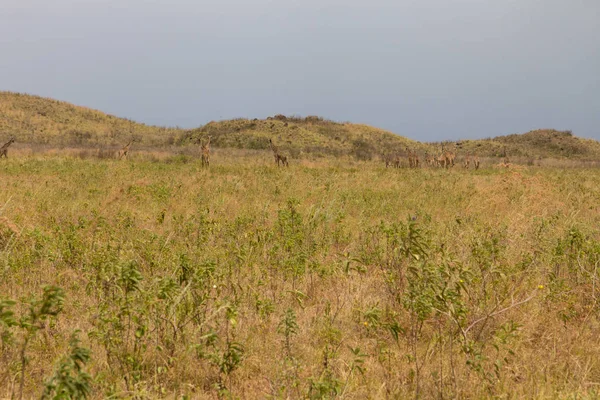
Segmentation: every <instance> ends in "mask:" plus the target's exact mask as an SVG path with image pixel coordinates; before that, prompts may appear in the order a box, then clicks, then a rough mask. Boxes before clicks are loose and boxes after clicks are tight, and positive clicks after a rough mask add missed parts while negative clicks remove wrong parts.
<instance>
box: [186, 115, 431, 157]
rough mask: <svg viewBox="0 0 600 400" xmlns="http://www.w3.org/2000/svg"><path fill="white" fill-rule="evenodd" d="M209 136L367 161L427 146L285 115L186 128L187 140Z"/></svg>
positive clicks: (223, 142)
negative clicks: (270, 143)
mask: <svg viewBox="0 0 600 400" xmlns="http://www.w3.org/2000/svg"><path fill="white" fill-rule="evenodd" d="M209 135H210V136H211V138H212V142H213V143H215V145H216V146H218V147H234V148H250V149H268V148H269V139H273V141H274V142H275V143H276V144H277V146H279V147H280V148H281V149H282V150H283V151H286V152H288V153H289V154H291V155H292V156H293V157H301V156H302V155H303V154H307V153H310V154H318V155H333V156H342V155H352V156H354V157H356V158H357V159H361V160H367V159H371V158H373V157H375V156H380V155H382V154H384V153H389V152H391V151H399V152H400V151H403V150H404V149H405V148H406V147H407V146H410V147H412V148H416V149H419V150H421V151H426V150H427V149H428V148H429V145H427V144H425V143H419V142H417V141H414V140H411V139H408V138H405V137H402V136H399V135H396V134H394V133H392V132H388V131H385V130H382V129H377V128H373V127H371V126H367V125H361V124H351V123H338V122H333V121H329V120H325V119H323V118H320V117H315V116H309V117H306V118H300V117H285V116H283V115H276V116H275V117H272V118H271V117H270V118H268V119H266V120H259V119H254V120H248V119H235V120H229V121H219V122H210V123H208V124H206V125H204V126H202V127H200V128H198V129H194V130H191V131H188V132H187V133H186V137H187V139H188V140H190V141H196V140H198V139H200V138H206V137H208V136H209Z"/></svg>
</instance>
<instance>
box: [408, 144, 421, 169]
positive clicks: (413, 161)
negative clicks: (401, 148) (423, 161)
mask: <svg viewBox="0 0 600 400" xmlns="http://www.w3.org/2000/svg"><path fill="white" fill-rule="evenodd" d="M406 152H407V153H408V166H409V167H410V168H418V167H419V156H418V155H417V152H416V151H414V150H411V149H409V148H408V147H407V148H406Z"/></svg>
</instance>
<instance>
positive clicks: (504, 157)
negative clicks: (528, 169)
mask: <svg viewBox="0 0 600 400" xmlns="http://www.w3.org/2000/svg"><path fill="white" fill-rule="evenodd" d="M502 162H503V163H504V166H506V167H508V165H509V164H510V160H509V159H508V155H507V154H506V146H503V147H502Z"/></svg>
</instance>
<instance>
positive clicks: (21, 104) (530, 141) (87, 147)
mask: <svg viewBox="0 0 600 400" xmlns="http://www.w3.org/2000/svg"><path fill="white" fill-rule="evenodd" d="M482 135H485V132H482ZM208 136H211V137H212V143H213V146H214V147H217V148H228V149H238V150H247V151H264V150H268V149H269V139H272V140H274V141H276V142H277V144H278V145H279V146H280V147H281V149H282V150H283V151H285V152H286V153H287V154H288V155H289V156H290V157H291V158H295V159H307V158H319V157H351V158H353V159H355V160H361V161H365V160H376V159H381V158H383V157H386V156H390V155H394V154H401V155H402V156H403V157H406V156H407V154H408V151H407V148H409V149H410V150H411V151H416V152H417V153H418V154H419V155H420V157H421V158H422V159H424V158H425V157H426V155H427V154H429V155H437V154H440V153H441V152H442V147H444V148H445V150H452V151H455V152H456V153H457V155H458V156H459V157H461V156H466V155H467V154H471V155H478V156H480V157H485V158H486V159H489V162H488V164H494V163H498V162H500V160H501V158H502V157H503V155H504V154H505V153H506V154H507V155H508V156H509V157H510V159H511V162H513V163H514V162H517V163H521V164H530V165H534V164H540V163H544V160H545V162H546V164H552V165H554V164H556V163H557V162H558V163H559V164H563V165H564V164H565V161H569V162H571V163H572V162H574V161H576V162H577V163H584V164H585V165H588V166H589V165H590V164H591V162H594V161H597V160H600V143H598V142H597V141H594V140H588V139H582V138H579V137H576V136H574V135H573V134H572V132H570V131H556V130H553V129H540V130H536V131H532V132H528V133H525V134H514V135H508V136H499V137H495V138H489V139H483V140H458V141H455V142H447V143H424V142H418V141H414V140H411V139H408V138H406V137H403V136H399V135H396V134H394V133H392V132H388V131H385V130H382V129H378V128H374V127H371V126H367V125H361V124H353V123H340V122H334V121H330V120H326V119H324V118H322V117H317V116H308V117H295V116H284V115H275V116H273V117H268V118H267V119H243V118H239V119H234V120H225V121H212V122H209V123H207V124H206V125H203V126H201V127H199V128H196V129H181V128H166V127H156V126H148V125H144V124H140V123H137V122H134V121H131V120H128V119H124V118H117V117H115V116H111V115H107V114H105V113H102V112H100V111H97V110H92V109H89V108H85V107H79V106H75V105H72V104H69V103H66V102H62V101H57V100H53V99H47V98H43V97H38V96H32V95H27V94H19V93H12V92H0V142H2V143H0V145H1V144H3V143H4V142H6V141H7V140H8V139H9V138H10V137H15V139H16V143H15V145H14V147H15V148H16V149H19V148H24V149H30V150H32V151H33V152H36V153H40V152H41V153H44V152H48V151H54V150H55V149H56V148H76V149H81V150H82V151H86V152H87V154H88V155H100V157H101V158H106V157H107V156H112V155H113V154H115V152H116V151H117V150H118V149H119V148H120V147H121V146H123V145H125V144H126V143H128V142H129V141H130V140H134V146H133V147H134V148H136V149H137V150H138V151H139V150H143V151H150V152H155V151H158V150H160V151H162V152H168V153H170V154H171V155H173V154H179V155H181V154H185V155H189V152H190V149H191V148H194V147H197V145H198V143H199V142H200V141H201V140H206V139H207V138H208ZM457 139H459V138H457Z"/></svg>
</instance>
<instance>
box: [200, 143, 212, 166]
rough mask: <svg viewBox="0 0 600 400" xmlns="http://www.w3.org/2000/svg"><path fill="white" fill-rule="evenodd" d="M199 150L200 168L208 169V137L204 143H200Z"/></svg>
mask: <svg viewBox="0 0 600 400" xmlns="http://www.w3.org/2000/svg"><path fill="white" fill-rule="evenodd" d="M200 148H201V150H202V167H208V166H209V165H210V136H209V137H208V141H207V142H206V143H202V141H200Z"/></svg>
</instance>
